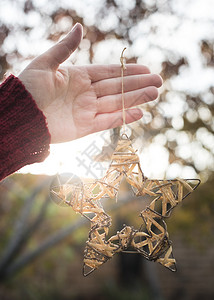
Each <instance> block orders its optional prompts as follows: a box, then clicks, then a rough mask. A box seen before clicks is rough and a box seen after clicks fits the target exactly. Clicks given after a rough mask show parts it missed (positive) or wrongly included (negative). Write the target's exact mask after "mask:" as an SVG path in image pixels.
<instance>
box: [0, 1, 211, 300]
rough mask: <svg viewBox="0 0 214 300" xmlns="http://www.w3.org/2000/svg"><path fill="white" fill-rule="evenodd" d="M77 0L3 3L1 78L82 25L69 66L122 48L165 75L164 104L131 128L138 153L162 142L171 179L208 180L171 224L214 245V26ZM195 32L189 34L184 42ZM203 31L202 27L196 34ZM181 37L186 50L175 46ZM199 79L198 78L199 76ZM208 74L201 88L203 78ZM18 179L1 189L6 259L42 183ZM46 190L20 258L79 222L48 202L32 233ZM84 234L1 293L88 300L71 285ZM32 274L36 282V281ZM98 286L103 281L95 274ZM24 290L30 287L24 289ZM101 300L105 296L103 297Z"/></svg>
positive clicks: (131, 6) (183, 15)
mask: <svg viewBox="0 0 214 300" xmlns="http://www.w3.org/2000/svg"><path fill="white" fill-rule="evenodd" d="M75 2H76V3H74V1H66V0H63V1H47V0H46V1H36V0H27V1H24V0H18V1H14V0H7V1H4V0H2V1H1V3H0V80H3V78H4V74H5V73H6V72H13V73H18V72H19V71H20V70H21V69H22V68H23V67H24V66H25V65H26V64H27V63H28V61H30V60H31V59H32V58H33V57H34V56H35V55H38V54H40V53H41V51H43V50H45V49H47V48H48V47H49V46H51V45H52V44H53V43H54V42H56V41H57V40H58V39H59V38H61V37H62V36H63V35H64V34H65V33H66V32H68V31H69V29H70V28H71V26H72V25H73V24H75V23H76V22H80V23H82V24H83V26H84V37H83V41H82V43H81V44H80V46H79V49H78V51H77V53H75V54H74V55H73V56H72V58H71V60H72V62H73V63H76V64H83V63H84V64H85V63H86V64H89V63H111V62H112V63H115V62H118V61H119V59H118V58H119V56H120V53H121V49H122V48H123V47H124V45H125V46H127V47H128V50H127V63H131V62H137V63H143V64H146V65H148V66H150V67H151V70H152V71H154V72H159V73H160V74H161V76H162V77H163V80H164V86H163V88H162V90H161V96H160V99H159V101H155V102H154V103H152V104H148V105H147V104H145V105H143V110H144V118H143V120H142V121H139V122H137V123H135V124H132V125H131V126H130V128H131V129H132V137H133V139H135V140H136V142H137V143H138V148H142V146H143V148H146V147H148V146H149V145H150V144H159V145H160V146H161V147H163V148H164V149H165V150H166V151H167V153H168V161H169V165H168V169H167V170H165V175H166V177H173V176H174V177H176V176H182V175H184V176H185V175H186V173H185V170H187V171H188V172H187V175H188V176H189V174H192V175H193V176H194V177H195V176H197V174H198V176H199V177H200V178H201V179H202V182H203V184H201V186H200V187H199V188H198V189H197V191H195V192H194V193H193V194H192V195H191V196H190V197H188V198H187V199H185V202H184V203H183V206H182V208H180V209H179V208H177V209H176V210H175V211H174V213H173V215H172V216H171V218H170V219H169V220H168V227H169V231H170V232H172V233H175V234H182V236H183V237H185V238H186V240H187V241H188V242H191V243H193V244H194V245H196V246H197V247H200V248H203V247H208V246H207V245H208V242H209V243H210V244H211V243H213V230H214V228H213V226H214V225H213V211H214V206H213V199H214V189H213V183H214V177H213V170H214V136H213V131H214V77H213V78H212V80H210V77H211V76H213V74H214V73H213V68H214V36H213V35H212V34H210V33H209V32H208V28H213V19H209V18H208V19H206V20H205V19H204V18H203V17H201V18H200V17H198V18H197V17H195V18H194V17H190V16H189V15H188V8H187V9H186V12H184V10H183V12H182V11H181V10H179V9H177V8H176V3H178V1H176V0H158V1H146V0H132V1H122V0H102V1H91V2H89V1H75ZM80 2H81V3H80ZM185 3H187V2H185ZM81 5H82V6H81ZM204 5H205V4H204ZM184 6H185V5H184ZM6 7H7V10H6V11H5V8H6ZM14 12H15V13H14ZM10 13H11V15H10ZM189 26H191V30H190V31H191V35H189V36H188V35H186V36H185V33H186V32H187V33H188V30H189V28H190V27H189ZM199 28H205V29H204V31H203V30H202V31H203V33H202V34H201V35H200V36H199V35H198V36H197V35H196V32H198V29H199ZM192 36H193V37H195V38H193V41H194V43H192V49H187V47H185V44H186V43H187V42H188V38H189V37H192ZM173 37H175V39H174V40H173ZM177 39H178V40H179V44H181V47H179V46H178V45H179V44H178V43H177V44H176V42H175V41H176V40H177ZM173 43H175V45H173ZM198 65H199V67H198V68H199V71H200V72H201V74H202V75H201V78H200V80H201V81H200V80H198V78H197V76H199V75H198V74H200V72H199V71H198V69H197V68H194V67H195V66H198ZM194 72H198V73H196V75H195V73H194ZM207 74H208V75H209V76H208V75H207ZM204 77H205V78H206V80H205V82H204V81H203V80H202V79H203V78H204ZM180 79H181V80H182V84H181V83H180V81H179V80H180ZM194 81H196V83H195V85H194ZM185 82H187V83H188V85H187V86H185ZM114 132H116V131H114ZM156 155H157V156H158V155H159V153H156ZM160 160H161V158H160ZM146 175H147V174H146ZM22 176H23V177H22V179H21V180H20V177H19V175H15V176H14V177H13V182H12V183H11V184H12V185H11V186H10V184H9V188H7V187H5V185H1V186H0V189H1V196H0V200H1V201H0V235H1V240H0V253H1V256H2V254H3V252H4V250H5V249H7V245H8V241H9V240H10V239H11V238H12V237H13V233H14V228H16V227H17V226H19V217H20V215H19V214H20V212H21V211H22V208H23V207H24V206H25V202H26V199H28V198H29V197H30V196H31V195H32V191H33V190H34V189H35V187H36V186H38V185H40V184H41V178H38V179H36V178H37V177H36V176H24V175H22ZM18 177H19V178H18ZM14 179H15V180H14ZM7 180H9V179H7ZM37 180H38V182H37ZM19 182H21V185H20V183H19ZM47 191H48V189H46V188H44V187H43V188H41V190H40V191H39V192H38V193H36V197H35V201H34V202H33V205H32V208H31V209H30V213H29V218H26V224H25V226H24V227H23V228H25V230H26V234H28V236H27V237H26V241H27V244H26V243H24V242H23V247H20V249H18V251H17V252H16V253H15V257H16V256H17V257H18V255H24V254H26V253H28V251H31V250H32V251H33V250H34V249H35V248H36V247H38V246H39V245H40V243H42V241H43V240H45V239H47V238H48V236H49V235H50V233H52V232H55V231H57V230H59V229H60V228H64V227H66V226H69V224H70V221H71V220H72V222H73V221H76V220H78V218H79V217H78V216H76V215H75V214H74V213H72V210H69V209H63V208H62V209H60V210H59V209H58V207H56V206H54V205H49V204H47V208H44V215H43V216H42V217H41V222H40V224H38V226H36V228H34V231H27V228H28V227H29V228H31V225H32V224H33V223H34V221H36V219H37V217H38V215H39V214H40V212H41V210H42V207H43V204H44V203H45V201H46V200H47V199H48V194H47ZM138 205H139V206H140V204H135V205H128V206H127V208H128V209H125V208H122V209H121V210H119V217H120V218H121V217H124V215H126V217H127V218H128V219H129V220H133V224H134V223H135V218H136V211H137V210H138V208H139V206H138ZM132 209H133V211H132ZM127 211H128V213H127ZM86 237H87V228H85V227H82V225H81V226H80V229H78V230H75V231H74V232H72V236H71V235H68V236H67V237H65V238H64V240H63V242H62V241H61V244H60V247H55V248H51V247H50V248H48V249H49V251H48V253H46V254H44V255H43V256H42V257H41V258H40V264H39V265H37V263H35V264H32V265H31V264H29V265H28V267H27V268H26V269H25V271H24V272H23V275H22V276H23V277H18V278H14V279H11V280H9V281H8V282H7V283H6V286H5V287H4V288H3V289H2V291H1V292H2V295H3V296H2V299H14V300H16V299H23V298H26V299H30V300H31V299H32V300H34V299H37V300H38V299H68V297H69V299H90V298H89V296H88V298H87V297H86V296H85V298H77V297H78V293H77V291H75V288H74V286H72V288H70V289H69V285H70V280H73V282H75V275H76V274H73V272H72V267H70V266H71V265H72V266H74V265H75V262H77V261H78V257H79V256H80V260H79V261H81V251H80V249H82V248H81V247H82V244H83V241H85V240H86ZM62 243H64V244H62ZM63 245H66V247H63ZM79 261H78V262H79ZM36 262H37V261H36ZM32 276H34V278H35V280H34V281H32V280H31V277H32ZM44 278H45V283H44V282H43V279H44ZM47 279H50V281H48V280H47ZM96 279H97V280H99V276H98V277H96ZM100 280H101V279H100ZM14 282H15V283H16V285H17V286H19V285H20V286H21V288H20V289H19V292H18V294H16V293H17V290H16V291H13V289H12V288H11V287H13V286H14ZM47 282H49V284H47ZM24 284H26V286H28V289H25V288H23V286H24ZM44 284H46V285H45V287H44ZM64 286H66V288H67V290H65V289H64ZM105 288H106V294H108V295H109V297H111V296H112V293H113V294H114V295H118V298H117V299H119V296H120V297H121V296H122V295H123V293H121V292H120V293H119V292H118V290H117V287H116V286H114V285H113V286H111V287H110V288H108V287H105ZM125 293H126V292H125ZM143 293H144V290H143ZM6 295H8V296H6ZM68 295H69V296H68ZM127 295H128V296H129V298H132V299H134V298H133V297H131V296H130V295H129V294H128V293H127V294H126V296H127ZM124 297H125V296H124ZM137 297H138V296H136V297H135V298H136V299H138V298H137ZM140 297H141V295H140ZM142 297H143V296H142ZM142 297H141V298H140V299H144V298H145V299H147V291H145V293H144V298H142ZM0 298H1V294H0ZM93 299H96V297H95V296H94V297H93ZM97 299H106V298H105V297H104V296H103V298H102V297H101V296H100V297H98V298H97ZM112 299H113V298H112ZM123 299H125V298H123Z"/></svg>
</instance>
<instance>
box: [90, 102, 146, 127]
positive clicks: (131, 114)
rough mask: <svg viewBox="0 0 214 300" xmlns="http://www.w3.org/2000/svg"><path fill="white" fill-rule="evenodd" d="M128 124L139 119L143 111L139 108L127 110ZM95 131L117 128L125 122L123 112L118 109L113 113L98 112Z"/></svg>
mask: <svg viewBox="0 0 214 300" xmlns="http://www.w3.org/2000/svg"><path fill="white" fill-rule="evenodd" d="M125 116H126V117H125V118H126V124H128V123H132V122H134V121H137V120H139V119H140V118H142V116H143V112H142V111H141V110H140V109H139V108H133V109H128V110H126V111H125ZM94 121H95V122H94V124H95V127H94V132H97V131H101V130H106V129H110V128H115V127H118V126H121V125H122V124H123V113H122V111H117V112H113V113H104V114H97V115H96V117H95V119H94Z"/></svg>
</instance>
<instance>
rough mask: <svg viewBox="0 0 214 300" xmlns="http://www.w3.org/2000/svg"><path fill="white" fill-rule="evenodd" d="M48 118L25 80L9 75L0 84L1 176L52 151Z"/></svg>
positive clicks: (42, 158)
mask: <svg viewBox="0 0 214 300" xmlns="http://www.w3.org/2000/svg"><path fill="white" fill-rule="evenodd" d="M50 138H51V136H50V133H49V131H48V127H47V124H46V118H45V116H44V115H43V113H42V111H41V110H40V109H39V108H38V107H37V104H36V102H35V101H34V99H33V98H32V96H31V94H30V93H29V92H28V91H27V90H26V88H25V87H24V85H23V84H22V82H21V81H20V80H19V79H18V78H17V77H15V76H13V75H10V76H9V77H8V78H7V79H6V80H5V81H4V82H3V83H2V85H1V86H0V141H1V145H0V180H1V179H3V178H4V177H6V176H8V175H9V174H11V173H13V172H15V171H17V170H19V169H20V168H22V167H23V166H25V165H28V164H32V163H36V162H41V161H43V160H44V159H45V158H46V157H47V156H48V155H49V144H50Z"/></svg>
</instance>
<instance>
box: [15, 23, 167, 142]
mask: <svg viewBox="0 0 214 300" xmlns="http://www.w3.org/2000/svg"><path fill="white" fill-rule="evenodd" d="M81 39H82V26H81V25H80V24H76V25H75V26H74V27H73V29H72V30H71V32H70V33H69V34H68V35H67V36H66V37H65V38H64V39H63V40H61V41H60V42H58V43H57V44H56V45H54V46H53V47H52V48H50V49H49V50H48V51H46V52H45V53H43V54H42V55H40V56H38V57H37V58H35V59H34V60H33V61H32V62H31V63H30V64H29V65H28V66H27V67H26V68H25V69H24V70H23V71H22V73H21V74H20V75H19V79H20V80H21V81H22V82H23V84H24V85H25V87H26V89H27V90H28V91H29V92H30V93H31V95H32V96H33V98H34V100H35V101H36V103H37V105H38V107H39V108H40V109H41V110H42V112H43V114H44V115H45V117H46V119H47V125H48V129H49V131H50V134H51V143H60V142H66V141H71V140H74V139H77V138H80V137H82V136H85V135H87V134H90V133H93V132H97V131H101V130H105V129H110V128H114V127H117V126H120V125H121V124H122V111H121V109H122V100H121V68H120V65H88V66H73V65H69V66H63V65H61V64H62V63H63V62H64V61H65V60H66V59H67V58H68V57H69V56H70V55H71V53H72V52H74V51H75V49H76V48H77V47H78V45H79V43H80V41H81ZM161 84H162V79H161V77H160V76H158V75H154V74H153V75H152V74H150V72H149V69H148V68H147V67H145V66H141V65H136V64H127V65H126V70H125V71H124V92H125V94H124V99H125V107H126V123H131V122H133V121H136V120H139V119H140V118H141V117H142V111H141V110H140V109H139V108H132V107H133V106H136V105H139V104H142V103H144V102H148V101H152V100H154V99H156V98H157V96H158V90H157V88H158V87H160V86H161Z"/></svg>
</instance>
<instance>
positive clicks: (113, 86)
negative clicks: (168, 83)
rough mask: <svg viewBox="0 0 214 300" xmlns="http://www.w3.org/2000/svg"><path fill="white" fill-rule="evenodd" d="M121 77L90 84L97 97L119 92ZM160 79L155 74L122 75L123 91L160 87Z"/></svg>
mask: <svg viewBox="0 0 214 300" xmlns="http://www.w3.org/2000/svg"><path fill="white" fill-rule="evenodd" d="M121 85H122V79H121V78H111V79H105V80H102V81H98V82H95V83H93V84H92V86H93V88H94V90H95V92H96V95H97V97H98V98H100V97H103V96H107V95H115V94H119V93H121ZM161 85H162V79H161V77H160V76H159V75H156V74H143V75H132V76H126V77H124V92H129V91H133V90H137V89H142V88H145V87H148V86H156V87H160V86H161Z"/></svg>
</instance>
